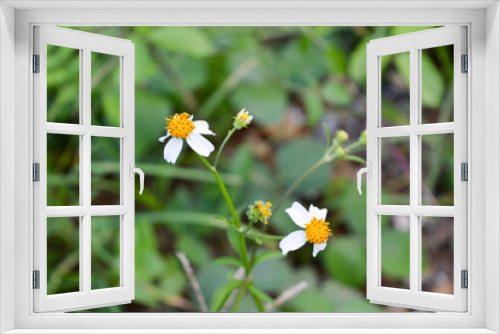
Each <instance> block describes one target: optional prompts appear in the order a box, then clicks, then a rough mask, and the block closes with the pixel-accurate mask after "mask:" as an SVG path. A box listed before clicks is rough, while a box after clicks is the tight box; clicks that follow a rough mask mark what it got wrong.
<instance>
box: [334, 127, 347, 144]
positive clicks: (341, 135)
mask: <svg viewBox="0 0 500 334" xmlns="http://www.w3.org/2000/svg"><path fill="white" fill-rule="evenodd" d="M335 138H336V139H337V142H338V143H339V144H342V143H344V142H346V141H347V140H348V139H349V135H348V134H347V132H345V131H344V130H339V131H337V134H336V136H335Z"/></svg>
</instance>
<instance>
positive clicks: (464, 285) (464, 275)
mask: <svg viewBox="0 0 500 334" xmlns="http://www.w3.org/2000/svg"><path fill="white" fill-rule="evenodd" d="M460 276H461V282H462V284H461V286H462V289H467V288H469V273H468V272H467V270H462V271H461V272H460Z"/></svg>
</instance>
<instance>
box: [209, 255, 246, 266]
mask: <svg viewBox="0 0 500 334" xmlns="http://www.w3.org/2000/svg"><path fill="white" fill-rule="evenodd" d="M213 263H217V264H226V265H230V266H236V267H243V263H241V261H240V260H238V259H237V258H235V257H232V256H222V257H219V258H217V259H215V260H214V261H213Z"/></svg>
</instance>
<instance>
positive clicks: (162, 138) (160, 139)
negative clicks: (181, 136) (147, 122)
mask: <svg viewBox="0 0 500 334" xmlns="http://www.w3.org/2000/svg"><path fill="white" fill-rule="evenodd" d="M168 137H170V133H168V132H167V135H165V136H163V137H160V138H158V141H159V142H160V143H164V142H165V139H167V138H168Z"/></svg>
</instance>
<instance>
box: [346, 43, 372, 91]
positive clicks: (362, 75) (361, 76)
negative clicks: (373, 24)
mask: <svg viewBox="0 0 500 334" xmlns="http://www.w3.org/2000/svg"><path fill="white" fill-rule="evenodd" d="M368 42H369V39H362V40H361V41H360V42H359V43H358V45H356V47H355V48H354V50H353V51H352V53H351V55H350V57H349V64H348V67H347V73H348V74H349V76H350V77H351V78H352V79H353V80H354V81H355V82H356V83H357V84H358V85H360V86H362V87H364V86H365V85H366V44H367V43H368Z"/></svg>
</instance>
